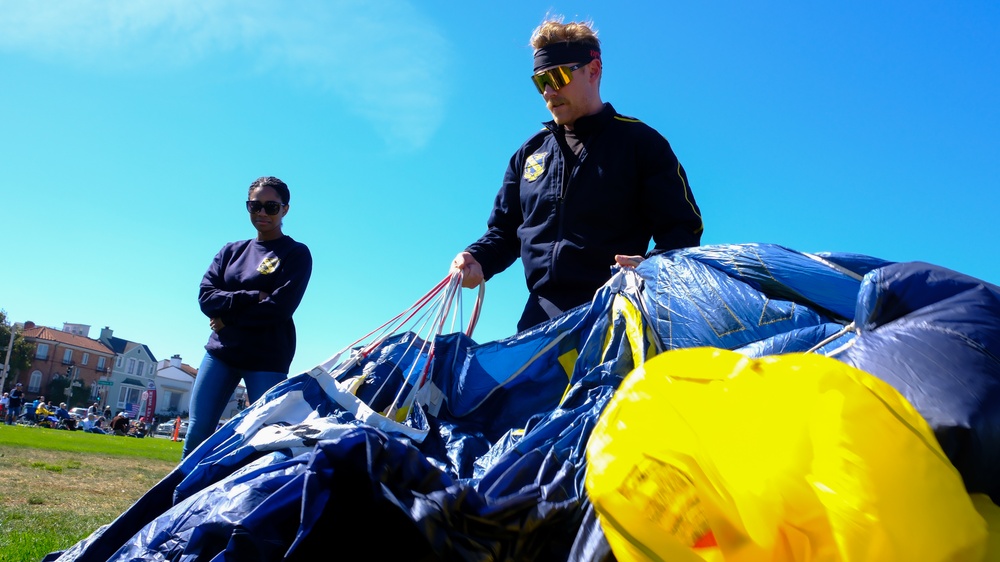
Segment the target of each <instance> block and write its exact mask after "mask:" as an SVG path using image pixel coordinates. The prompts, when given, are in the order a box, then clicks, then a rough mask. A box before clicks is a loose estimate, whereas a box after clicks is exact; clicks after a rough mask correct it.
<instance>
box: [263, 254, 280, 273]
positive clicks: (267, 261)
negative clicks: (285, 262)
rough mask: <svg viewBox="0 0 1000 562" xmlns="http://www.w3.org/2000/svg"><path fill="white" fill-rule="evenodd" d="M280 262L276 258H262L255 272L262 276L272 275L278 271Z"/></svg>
mask: <svg viewBox="0 0 1000 562" xmlns="http://www.w3.org/2000/svg"><path fill="white" fill-rule="evenodd" d="M280 261H281V260H279V259H278V258H264V259H262V260H261V261H260V265H258V266H257V271H259V272H261V273H262V274H264V275H268V274H271V273H274V270H275V269H278V263H279V262H280Z"/></svg>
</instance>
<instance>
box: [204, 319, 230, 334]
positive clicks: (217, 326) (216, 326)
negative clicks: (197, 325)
mask: <svg viewBox="0 0 1000 562" xmlns="http://www.w3.org/2000/svg"><path fill="white" fill-rule="evenodd" d="M208 325H209V326H211V328H212V331H213V332H218V331H219V330H221V329H223V328H225V327H226V325H225V324H223V323H222V318H210V319H209V320H208Z"/></svg>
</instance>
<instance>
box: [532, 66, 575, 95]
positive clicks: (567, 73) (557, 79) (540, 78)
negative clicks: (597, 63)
mask: <svg viewBox="0 0 1000 562" xmlns="http://www.w3.org/2000/svg"><path fill="white" fill-rule="evenodd" d="M587 64H589V63H586V62H581V63H577V64H574V65H573V66H557V67H555V68H550V69H548V70H543V71H541V72H538V73H536V74H534V75H532V76H531V81H532V82H534V83H535V87H536V88H538V93H539V94H544V93H545V86H552V89H553V90H558V89H559V88H562V87H563V86H565V85H566V84H569V83H570V82H571V81H572V80H573V71H574V70H576V69H578V68H580V67H582V66H587Z"/></svg>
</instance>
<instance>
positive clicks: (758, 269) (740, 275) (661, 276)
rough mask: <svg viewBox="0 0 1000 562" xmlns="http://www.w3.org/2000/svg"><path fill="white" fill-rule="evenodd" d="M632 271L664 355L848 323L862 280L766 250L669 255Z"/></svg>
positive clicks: (734, 345) (735, 346) (711, 250)
mask: <svg viewBox="0 0 1000 562" xmlns="http://www.w3.org/2000/svg"><path fill="white" fill-rule="evenodd" d="M785 268H793V269H792V270H791V271H786V270H785ZM636 271H637V272H638V273H639V274H640V275H641V276H642V277H643V280H644V282H645V289H644V291H643V301H644V303H645V306H646V308H647V310H648V311H649V314H650V317H651V319H652V323H653V327H654V329H655V330H656V332H657V333H658V334H659V335H660V338H661V339H662V341H663V345H664V347H665V349H677V348H687V347H701V346H709V347H718V348H722V349H738V348H740V347H743V346H746V345H749V344H751V343H753V342H757V341H760V340H763V339H766V338H769V337H772V336H775V335H777V334H782V333H787V332H791V331H792V330H795V329H799V328H806V327H811V326H816V325H818V324H822V323H826V322H834V321H835V320H836V319H837V317H838V316H843V317H844V318H847V319H849V318H851V317H852V316H853V313H854V308H855V302H854V299H855V296H856V295H857V291H858V288H859V287H860V285H861V279H862V276H861V275H856V274H848V273H845V272H844V270H843V268H841V267H831V266H830V265H827V264H824V263H822V262H820V261H817V260H814V259H811V258H809V257H807V256H806V255H804V254H801V253H797V252H792V251H790V250H786V249H784V248H781V247H778V246H764V245H753V246H751V247H744V246H735V247H734V246H724V247H720V246H708V247H702V248H693V249H689V250H680V251H675V252H668V253H666V254H663V255H662V256H658V257H657V259H650V260H646V261H644V262H643V263H642V264H640V265H639V267H638V268H636ZM813 278H815V282H813ZM844 293H849V298H848V296H845V295H844ZM794 299H798V300H794ZM822 311H831V312H832V313H829V314H828V313H824V312H822ZM833 313H835V314H833ZM843 323H844V324H846V323H847V322H846V321H845V322H843Z"/></svg>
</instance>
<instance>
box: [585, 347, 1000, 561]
mask: <svg viewBox="0 0 1000 562" xmlns="http://www.w3.org/2000/svg"><path fill="white" fill-rule="evenodd" d="M587 458H588V470H587V476H586V487H587V492H588V494H589V497H590V499H591V502H592V503H593V505H594V506H595V509H596V511H597V513H598V516H599V518H600V521H601V523H602V526H603V528H604V531H605V535H606V536H607V538H608V542H609V543H610V545H611V547H612V550H613V551H614V553H615V556H616V557H617V558H618V559H619V560H670V561H700V560H725V561H727V562H733V561H750V560H753V561H757V560H767V561H772V562H774V561H827V560H829V561H839V560H844V561H852V562H856V561H896V560H899V561H913V560H920V561H921V562H935V561H944V560H948V561H980V560H984V557H985V555H986V545H987V526H986V522H985V521H984V519H983V517H982V516H980V515H979V513H977V511H976V509H975V507H973V503H972V500H971V499H970V497H969V495H968V494H967V493H966V491H965V488H964V486H963V484H962V480H961V477H960V476H959V474H958V471H957V470H955V468H954V467H953V466H952V465H951V463H950V462H949V461H948V459H947V457H946V456H945V455H944V453H943V452H942V450H941V448H940V446H939V445H938V443H937V440H936V439H935V437H934V435H933V433H932V431H931V429H930V427H929V426H928V425H927V423H926V422H925V421H924V419H923V418H922V417H921V416H920V415H919V414H918V413H917V412H916V410H914V409H913V407H912V406H911V405H910V404H909V403H908V402H907V401H906V400H905V398H903V397H902V396H901V395H900V394H899V393H898V392H896V390H895V389H893V388H892V387H891V386H889V385H888V384H886V383H884V382H882V381H880V380H878V379H876V378H875V377H873V376H871V375H869V374H867V373H864V372H862V371H859V370H857V369H854V368H852V367H849V366H848V365H846V364H844V363H841V362H839V361H836V360H833V359H829V358H826V357H823V356H819V355H814V354H791V355H782V356H774V357H766V358H762V359H751V358H747V357H745V356H743V355H740V354H738V353H735V352H730V351H724V350H719V349H710V348H700V349H681V350H675V351H670V352H667V353H664V354H661V355H659V356H657V357H654V358H652V359H650V360H649V361H648V362H647V363H646V364H645V366H643V367H639V368H637V369H636V370H634V371H633V372H632V373H631V374H629V376H628V377H626V379H625V380H624V381H623V382H622V385H621V387H620V388H619V390H618V391H617V392H616V394H615V397H614V398H613V399H612V401H611V402H610V403H609V404H608V407H607V408H606V409H605V411H604V413H603V414H602V416H601V418H600V420H599V422H598V424H597V426H596V427H595V429H594V431H593V434H592V436H591V439H590V443H589V445H588V448H587ZM987 501H988V500H987ZM994 507H995V506H994Z"/></svg>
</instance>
